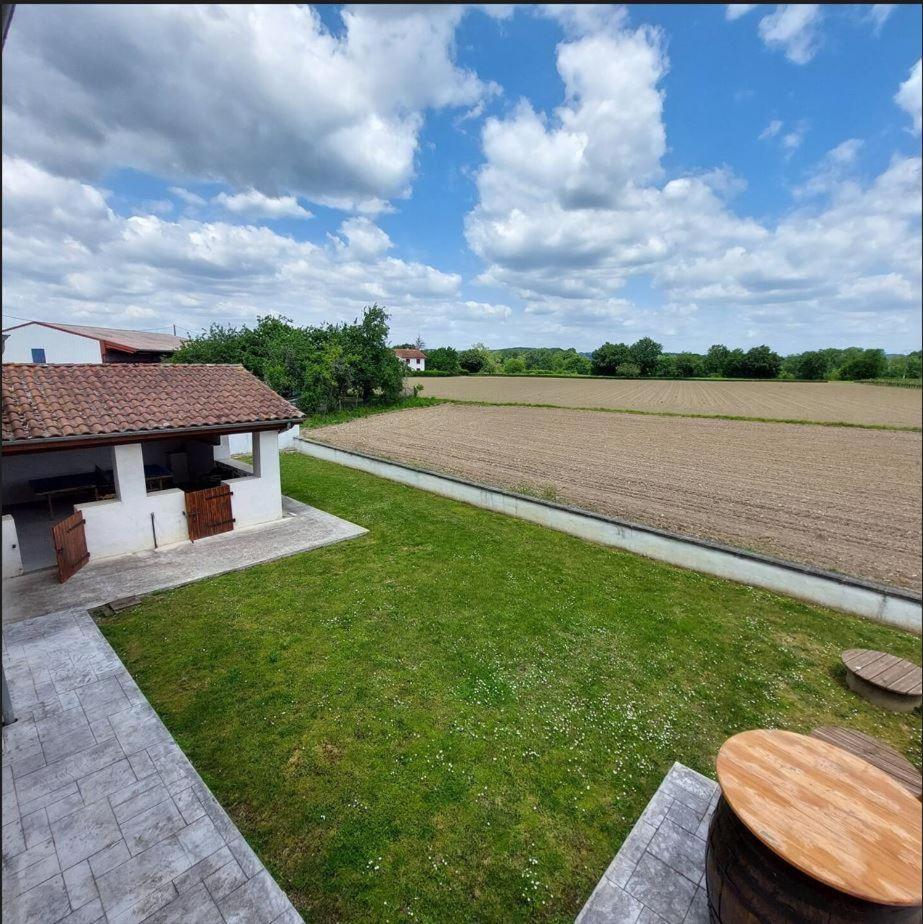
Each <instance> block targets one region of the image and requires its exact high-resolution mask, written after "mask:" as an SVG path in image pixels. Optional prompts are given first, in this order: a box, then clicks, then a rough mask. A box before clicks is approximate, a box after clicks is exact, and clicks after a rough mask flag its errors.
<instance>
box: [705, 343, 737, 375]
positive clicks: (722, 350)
mask: <svg viewBox="0 0 923 924" xmlns="http://www.w3.org/2000/svg"><path fill="white" fill-rule="evenodd" d="M730 355H731V351H730V350H729V349H728V348H727V347H726V346H725V345H724V344H723V343H715V344H712V346H710V347H709V348H708V352H707V353H706V354H705V373H706V374H707V375H727V374H728V373H726V372H725V371H724V370H725V367H726V366H727V363H728V357H729V356H730Z"/></svg>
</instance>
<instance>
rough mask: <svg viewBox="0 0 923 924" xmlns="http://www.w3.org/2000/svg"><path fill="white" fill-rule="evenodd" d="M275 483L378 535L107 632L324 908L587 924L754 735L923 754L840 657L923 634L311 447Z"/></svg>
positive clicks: (287, 562)
mask: <svg viewBox="0 0 923 924" xmlns="http://www.w3.org/2000/svg"><path fill="white" fill-rule="evenodd" d="M283 487H284V490H285V491H286V493H288V494H290V495H291V496H293V497H295V498H297V499H299V500H301V501H305V502H307V503H309V504H313V505H315V506H317V507H319V508H321V509H323V510H328V511H330V512H332V513H334V514H337V515H339V516H342V517H345V518H347V519H349V520H352V521H354V522H356V523H360V524H362V525H363V526H365V527H367V528H368V529H369V530H370V532H369V534H368V535H367V536H364V537H362V538H360V539H356V540H352V541H350V542H346V543H343V544H340V545H337V546H332V547H329V548H326V549H319V550H316V551H313V552H309V553H307V554H303V555H298V556H295V557H292V558H288V559H284V560H281V561H278V562H274V563H270V564H266V565H260V566H257V567H254V568H251V569H249V570H247V571H241V572H237V573H234V574H228V575H224V576H221V577H218V578H213V579H210V580H206V581H202V582H199V583H197V584H192V585H189V586H187V587H183V588H180V589H177V590H174V591H171V592H168V593H164V594H161V595H158V596H154V597H151V598H149V599H148V600H147V601H145V602H144V603H142V604H141V605H139V606H138V607H136V608H134V609H132V610H130V611H127V612H125V613H123V614H121V615H119V616H117V617H113V618H111V619H107V620H106V621H104V622H103V623H102V627H103V631H104V632H105V634H106V637H107V638H108V639H109V640H110V642H111V643H112V644H113V645H114V647H115V649H116V650H117V651H118V652H119V654H120V655H121V657H122V659H123V660H124V661H125V663H126V664H127V666H128V668H129V669H130V670H131V672H132V673H133V675H134V676H135V678H136V679H137V680H138V682H139V683H140V685H141V687H142V689H143V690H144V692H145V693H146V694H147V696H148V697H149V699H150V700H151V702H152V703H153V705H154V707H155V708H156V709H157V710H158V712H159V713H160V715H161V716H162V717H163V719H164V721H165V722H166V724H167V726H168V727H169V728H170V730H171V731H172V732H173V734H174V735H175V736H176V737H177V739H178V741H179V742H180V744H181V745H182V747H183V748H184V749H185V750H186V753H187V754H188V755H189V756H190V758H191V759H192V761H193V763H194V764H195V765H196V767H197V768H198V770H199V772H200V773H201V774H202V776H203V777H204V778H205V780H206V782H207V783H208V785H209V786H210V787H211V788H212V789H213V791H214V792H215V794H216V796H217V797H218V799H219V800H220V801H221V802H222V804H223V805H224V806H225V807H226V808H227V809H228V811H229V812H230V814H231V815H232V817H233V818H234V820H235V821H236V823H237V824H238V826H239V827H240V828H241V830H242V831H243V833H244V835H245V836H246V837H247V838H248V840H249V841H250V843H251V844H252V845H253V847H254V848H255V849H256V851H257V852H258V853H259V855H260V856H261V858H262V859H263V860H264V862H265V863H266V864H267V866H268V867H269V869H270V870H271V872H272V873H273V875H275V876H276V877H277V878H278V880H279V882H280V883H281V885H282V886H283V888H285V889H286V891H287V892H288V894H289V895H290V897H291V898H292V900H293V901H294V903H295V905H296V906H297V907H298V909H299V911H301V913H302V914H303V915H304V916H305V917H306V918H307V919H308V920H323V921H395V920H412V921H433V922H437V921H438V922H443V921H504V922H506V921H536V920H537V921H572V920H573V917H574V915H575V914H576V913H577V911H579V909H580V907H581V905H582V903H583V902H584V901H585V900H586V898H587V896H588V895H589V893H590V891H591V890H592V888H593V886H594V885H595V883H596V881H597V880H598V879H599V877H600V876H601V875H602V873H603V871H604V870H605V868H606V866H607V865H608V863H609V862H610V860H611V858H612V856H613V855H614V854H615V852H616V850H617V849H618V847H619V846H620V844H621V842H622V840H623V839H624V837H625V835H626V834H627V833H628V831H629V829H630V828H631V826H632V824H633V823H634V821H635V820H636V818H637V816H638V815H639V813H640V812H641V810H642V809H643V808H644V805H645V804H646V802H647V801H648V799H649V798H650V797H651V795H652V793H653V792H654V790H655V789H656V787H657V785H658V784H659V783H660V781H661V779H662V778H663V776H664V774H665V773H666V771H667V770H668V769H669V767H670V765H671V764H672V763H673V761H675V760H679V761H681V762H683V763H685V764H687V765H689V766H691V767H694V768H695V769H697V770H699V771H701V772H703V773H706V774H709V775H713V773H714V759H715V755H716V753H717V751H718V748H719V747H720V745H721V743H722V742H723V741H724V740H725V739H726V738H728V737H729V736H730V735H732V734H734V733H735V732H738V731H741V730H743V729H746V728H754V727H770V726H779V727H784V728H790V729H794V730H796V731H802V732H807V731H810V729H811V728H812V727H814V726H815V725H818V724H824V723H837V724H843V725H850V726H853V727H856V728H859V729H862V730H864V731H866V732H869V733H871V734H874V735H877V736H880V737H882V738H884V739H885V740H887V741H889V742H890V743H891V744H893V745H895V746H896V747H898V748H899V749H900V750H901V751H903V752H904V753H906V754H908V755H909V756H911V758H912V759H914V760H915V761H916V762H918V761H919V757H918V754H919V746H920V719H919V716H918V715H895V714H891V713H886V712H884V711H882V710H880V709H876V708H874V707H872V706H871V705H869V704H867V703H865V701H863V700H861V699H859V698H858V697H857V696H856V695H855V694H853V693H851V692H850V691H849V690H848V689H847V688H846V687H845V684H844V682H843V675H842V669H841V667H840V664H839V655H840V652H841V651H842V650H843V649H844V648H848V647H855V646H858V647H869V648H884V649H887V650H889V651H893V652H894V653H896V654H899V655H903V656H907V657H911V658H918V656H919V639H918V638H916V637H913V636H911V635H907V634H904V633H901V632H898V631H896V630H892V629H888V628H885V627H882V626H878V625H875V624H873V623H870V622H864V621H861V620H858V619H854V618H851V617H848V616H844V615H842V614H838V613H835V612H831V611H827V610H823V609H819V608H817V607H812V606H808V605H805V604H801V603H798V602H796V601H794V600H791V599H786V598H784V597H779V596H775V595H773V594H770V593H765V592H761V591H756V590H751V589H748V588H746V587H742V586H737V585H734V584H730V583H726V582H724V581H720V580H717V579H712V578H709V577H704V576H702V575H699V574H695V573H692V572H688V571H683V570H680V569H676V568H671V567H668V566H665V565H660V564H657V563H654V562H651V561H648V560H645V559H643V558H639V557H635V556H632V555H629V554H623V553H620V552H617V551H613V550H611V549H607V548H603V547H600V546H596V545H593V544H590V543H586V542H582V541H580V540H578V539H575V538H572V537H568V536H565V535H563V534H560V533H556V532H553V531H550V530H546V529H543V528H541V527H538V526H534V525H531V524H528V523H524V522H522V521H519V520H515V519H512V518H508V517H504V516H502V515H499V514H492V513H489V512H486V511H483V510H480V509H477V508H474V507H469V506H466V505H464V504H460V503H456V502H453V501H449V500H446V499H442V498H438V497H435V496H433V495H431V494H426V493H424V492H421V491H417V490H414V489H412V488H407V487H403V486H400V485H396V484H394V483H391V482H388V481H385V480H381V479H378V478H375V477H372V476H370V475H366V474H363V473H359V472H355V471H352V470H350V469H347V468H343V467H339V466H335V465H332V464H328V463H322V462H319V461H316V460H312V459H308V458H306V457H304V456H297V455H285V456H283Z"/></svg>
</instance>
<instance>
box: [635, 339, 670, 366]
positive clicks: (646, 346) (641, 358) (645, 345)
mask: <svg viewBox="0 0 923 924" xmlns="http://www.w3.org/2000/svg"><path fill="white" fill-rule="evenodd" d="M662 352H663V346H662V345H661V344H659V343H657V341H656V340H651V338H650V337H642V338H641V339H640V340H638V341H637V342H636V343H633V344H632V345H631V356H632V359H633V360H634V362H635V363H637V365H638V367H639V368H640V369H641V375H653V373H654V370H655V369H656V368H657V358H658V357H659V356H660V354H661V353H662Z"/></svg>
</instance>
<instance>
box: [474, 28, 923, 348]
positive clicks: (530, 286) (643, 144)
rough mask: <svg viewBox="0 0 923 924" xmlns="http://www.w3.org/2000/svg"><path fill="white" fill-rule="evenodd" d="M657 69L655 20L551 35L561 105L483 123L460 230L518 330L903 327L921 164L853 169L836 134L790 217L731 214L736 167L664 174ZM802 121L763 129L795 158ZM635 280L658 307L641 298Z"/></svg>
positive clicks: (916, 292)
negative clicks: (520, 321)
mask: <svg viewBox="0 0 923 924" xmlns="http://www.w3.org/2000/svg"><path fill="white" fill-rule="evenodd" d="M666 69H667V63H666V59H665V55H664V51H663V46H662V42H661V40H660V37H659V35H658V33H656V32H654V31H652V30H647V29H636V30H632V29H630V28H628V27H627V26H623V27H622V28H621V29H620V30H618V31H617V32H612V31H611V30H610V29H609V28H606V29H605V30H603V31H600V32H598V33H596V34H589V35H580V36H579V37H574V38H572V39H570V40H567V41H565V42H563V43H562V44H561V45H559V46H558V70H559V72H560V74H561V77H562V79H563V81H564V84H565V87H564V102H563V104H562V105H561V106H559V107H558V108H557V109H556V110H555V111H554V113H553V114H552V115H550V116H545V115H544V114H542V113H538V112H536V111H535V110H534V109H533V108H532V107H531V106H530V105H528V104H527V103H521V104H520V105H519V107H518V108H517V109H516V110H514V111H513V112H512V113H511V115H510V116H508V117H507V118H505V119H498V118H489V119H488V120H487V122H486V123H485V125H484V128H483V131H482V144H483V155H484V163H483V165H482V167H481V168H480V170H479V172H478V174H477V186H478V193H479V198H478V202H477V204H476V206H475V207H474V208H473V209H472V210H471V211H470V212H469V214H468V216H467V218H466V224H465V231H466V236H467V239H468V242H469V244H470V246H471V248H472V249H473V250H474V251H475V253H477V254H478V255H479V256H480V257H481V258H482V259H483V260H484V262H485V269H484V270H483V272H482V274H481V276H480V277H479V281H480V282H481V283H483V284H485V285H490V286H493V287H495V288H496V289H498V290H500V291H503V290H504V289H505V290H507V291H509V292H511V293H513V294H514V295H516V296H517V297H519V298H520V299H522V300H523V302H524V304H525V319H526V320H527V321H528V322H529V323H530V324H533V325H535V326H533V327H532V328H530V329H533V330H536V331H540V332H542V334H543V335H547V337H548V339H551V338H552V337H554V338H559V339H570V338H572V337H575V336H577V335H583V336H594V335H592V334H588V333H587V332H588V331H592V330H597V331H605V332H606V334H605V335H606V336H608V337H609V338H610V339H611V338H613V337H617V336H619V334H620V333H621V334H623V335H625V336H628V335H631V334H638V335H640V334H641V333H642V332H643V333H652V334H654V335H662V336H684V337H686V338H689V339H694V338H695V337H697V336H701V335H700V334H697V332H699V331H702V330H706V329H707V330H709V331H715V330H723V331H727V334H726V337H727V338H729V339H734V337H735V336H737V337H740V335H741V332H742V331H744V330H750V331H754V332H755V333H754V336H760V337H763V338H765V339H768V340H770V341H771V342H774V343H782V342H785V341H786V339H789V338H791V339H795V338H796V337H797V338H798V339H799V340H800V341H801V342H802V343H803V342H805V341H806V340H807V341H808V342H812V339H816V338H818V337H820V338H821V339H825V340H827V341H835V340H838V339H840V338H841V337H845V336H847V335H848V336H849V337H850V338H852V337H854V336H855V337H859V336H860V335H862V336H865V337H868V338H871V337H874V336H880V335H881V334H882V333H883V332H885V331H887V332H888V335H889V336H893V335H894V332H895V331H902V332H903V333H904V335H906V336H907V337H912V336H913V333H914V329H915V326H916V325H917V318H918V311H919V297H920V291H921V280H920V277H921V267H920V259H919V250H920V246H921V237H920V192H921V190H920V159H919V158H916V157H904V158H901V157H896V158H895V160H894V161H893V162H892V164H891V165H890V166H889V167H888V168H887V169H886V170H885V171H884V172H882V173H881V174H880V175H879V176H878V177H875V178H873V179H872V180H870V181H868V180H865V181H863V180H862V179H860V178H859V176H858V175H857V174H856V172H855V169H854V167H855V163H856V160H857V156H858V151H859V141H858V140H857V139H848V140H847V141H845V142H843V143H842V144H840V145H838V146H837V147H836V148H835V149H833V150H832V151H831V152H829V154H828V155H826V157H825V158H824V159H823V160H822V162H821V163H820V164H819V165H818V166H817V168H816V170H815V171H814V173H813V174H811V175H810V176H809V179H808V181H807V182H806V183H805V184H804V189H802V190H796V192H797V193H799V199H798V203H799V207H798V208H797V209H796V210H793V211H792V212H791V214H790V215H789V216H786V217H783V218H782V219H781V220H777V221H772V222H769V221H757V220H755V219H753V218H748V217H743V216H741V215H738V214H736V213H735V211H734V210H733V208H732V207H731V201H730V200H731V198H732V196H733V195H734V193H735V192H736V191H737V190H738V189H739V188H740V187H741V185H742V181H741V180H740V178H738V177H736V176H735V175H734V174H733V173H732V172H730V171H728V170H726V169H723V170H712V171H707V172H700V173H695V174H689V175H680V176H673V177H671V178H666V177H664V176H663V170H662V167H661V163H660V161H661V158H662V156H663V154H664V152H665V150H666V144H665V129H664V125H663V117H662V91H661V89H660V87H659V84H660V82H661V81H662V78H663V75H664V74H665V73H666ZM806 130H807V123H806V122H797V123H794V124H792V125H791V126H785V125H783V123H782V122H781V120H774V121H773V122H770V123H769V125H768V126H767V129H766V131H764V133H763V135H764V137H767V138H775V139H776V140H777V142H778V143H779V144H780V145H781V147H782V150H783V151H786V152H787V153H791V152H792V151H793V150H795V149H796V148H797V147H798V145H799V144H800V143H801V139H802V137H803V136H804V133H805V131H806ZM808 187H810V188H808ZM639 286H640V287H641V291H643V290H644V289H645V288H646V289H649V290H650V291H651V292H653V293H654V297H653V298H652V299H649V300H646V301H650V302H651V303H652V304H653V305H660V306H662V307H642V306H640V305H639V304H638V299H637V297H636V296H635V295H634V293H635V292H637V291H639V289H638V287H639ZM629 292H631V293H632V294H631V295H629V294H628V293H629ZM915 299H916V300H915ZM735 332H736V333H735ZM595 336H598V334H596V335H595ZM706 336H707V335H706ZM689 339H687V342H689Z"/></svg>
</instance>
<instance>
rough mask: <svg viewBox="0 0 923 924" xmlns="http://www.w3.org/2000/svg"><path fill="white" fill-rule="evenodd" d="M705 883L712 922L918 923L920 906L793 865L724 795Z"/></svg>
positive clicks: (717, 813) (713, 823) (717, 811)
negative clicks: (873, 898)
mask: <svg viewBox="0 0 923 924" xmlns="http://www.w3.org/2000/svg"><path fill="white" fill-rule="evenodd" d="M705 884H706V890H707V893H708V911H709V917H710V920H711V922H712V924H767V922H772V924H810V922H813V921H817V922H820V921H823V922H824V924H838V922H844V924H845V922H850V924H854V922H879V921H881V922H887V924H904V922H908V924H909V922H913V924H919V922H920V921H921V920H923V917H921V910H920V908H919V907H907V906H893V905H878V904H873V903H871V902H867V901H863V900H862V899H858V898H853V897H852V896H850V895H845V894H844V893H842V892H839V891H837V890H836V889H832V888H830V886H827V885H824V884H823V883H820V882H817V881H816V880H814V879H812V878H810V877H809V876H806V875H805V874H804V873H802V872H800V871H799V870H797V869H795V867H794V866H792V865H791V864H789V863H787V862H786V861H785V860H783V859H782V858H781V857H779V856H777V855H776V854H775V853H774V852H773V851H772V850H770V849H769V848H768V847H766V846H765V844H763V843H762V841H760V840H759V839H758V838H756V837H754V836H753V835H752V834H751V833H750V831H749V830H748V829H747V827H746V826H745V825H744V824H743V823H742V822H741V821H740V819H738V817H737V816H736V815H735V814H734V810H733V809H732V808H731V807H730V805H728V803H727V802H726V801H725V799H724V797H723V796H722V797H721V798H720V799H719V800H718V806H717V808H716V809H715V814H714V815H713V816H712V821H711V827H710V828H709V831H708V852H707V855H706V860H705Z"/></svg>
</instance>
